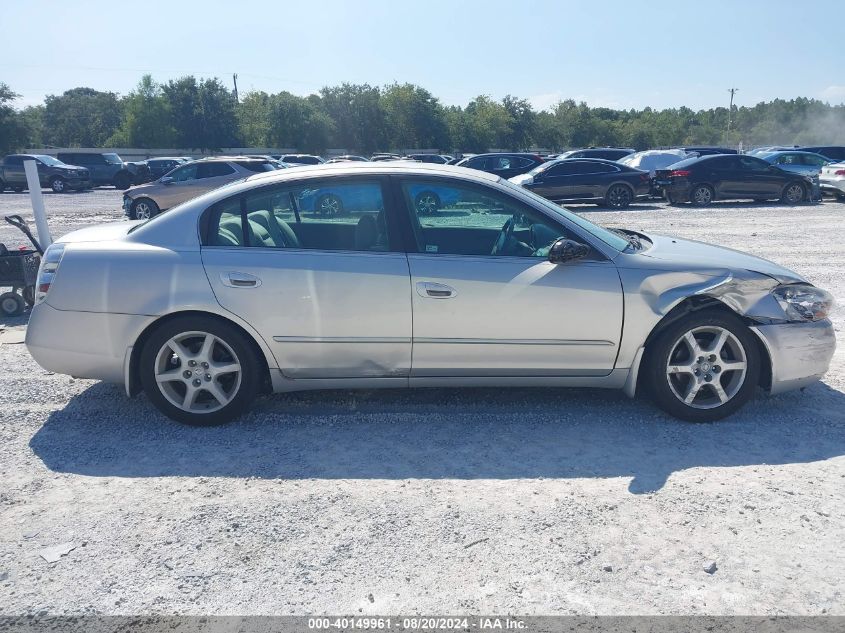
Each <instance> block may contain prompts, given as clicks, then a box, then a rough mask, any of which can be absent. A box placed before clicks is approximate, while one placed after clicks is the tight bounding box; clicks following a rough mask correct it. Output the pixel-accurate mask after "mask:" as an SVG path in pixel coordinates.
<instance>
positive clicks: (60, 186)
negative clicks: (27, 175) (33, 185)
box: [50, 178, 65, 193]
mask: <svg viewBox="0 0 845 633" xmlns="http://www.w3.org/2000/svg"><path fill="white" fill-rule="evenodd" d="M50 188H51V189H52V190H53V191H55V192H56V193H62V192H63V191H64V190H65V181H64V180H62V179H61V178H56V179H55V180H53V182H51V183H50Z"/></svg>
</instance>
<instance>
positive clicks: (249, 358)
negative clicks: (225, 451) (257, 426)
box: [138, 316, 261, 426]
mask: <svg viewBox="0 0 845 633" xmlns="http://www.w3.org/2000/svg"><path fill="white" fill-rule="evenodd" d="M194 331H200V332H207V333H209V334H213V335H214V336H216V337H218V338H220V339H222V340H224V341H225V342H226V344H227V345H229V346H230V347H231V348H232V350H233V351H234V352H235V354H236V355H237V357H238V359H239V361H240V363H241V385H240V388H239V391H238V393H237V395H236V396H235V397H234V398H233V399H232V401H231V402H229V404H227V405H226V406H225V407H223V408H222V409H220V410H218V411H215V412H213V413H189V412H187V411H183V410H182V409H179V408H178V407H176V406H174V405H173V404H171V403H170V402H169V401H168V400H167V398H165V397H164V395H163V394H162V393H161V391H160V390H159V388H158V384H157V383H156V380H155V360H156V355H157V354H158V352H159V350H160V349H161V347H162V346H163V345H164V344H165V343H166V342H167V341H168V340H170V339H171V338H173V337H174V336H177V335H178V334H181V333H183V332H194ZM260 367H261V365H260V363H259V359H258V356H257V355H256V352H255V348H254V346H253V344H252V342H251V341H249V340H248V339H247V338H246V337H245V336H244V334H242V333H241V331H240V330H238V329H237V328H235V327H234V326H232V325H229V324H228V323H226V322H225V321H223V320H222V319H216V318H214V317H211V316H185V317H177V318H175V319H172V320H170V321H167V322H165V323H163V324H162V325H161V326H159V327H158V328H157V329H156V330H154V331H153V332H152V334H150V336H149V337H148V338H147V340H146V342H145V343H144V347H143V349H142V350H141V357H140V363H139V367H138V371H139V374H140V378H141V385H142V386H143V388H144V391H145V392H146V394H147V397H148V398H149V399H150V400H151V401H152V402H153V404H154V405H155V406H156V408H158V410H159V411H161V412H162V413H164V414H165V415H166V416H167V417H169V418H170V419H172V420H175V421H177V422H180V423H182V424H187V425H189V426H218V425H220V424H226V423H227V422H230V421H231V420H233V419H234V418H236V417H238V416H239V415H240V414H241V413H243V412H244V411H245V410H246V409H247V408H248V407H249V406H250V405H251V404H252V402H253V401H254V400H255V397H256V394H257V393H258V388H259V385H260V383H261V375H260Z"/></svg>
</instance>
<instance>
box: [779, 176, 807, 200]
mask: <svg viewBox="0 0 845 633" xmlns="http://www.w3.org/2000/svg"><path fill="white" fill-rule="evenodd" d="M793 185H798V186H799V187H801V198H800V199H798V200H796V201H795V202H792V201H791V200H790V199H789V194H788V193H787V192H788V191H789V190H790V189H791V188H792V186H793ZM806 199H807V189H806V188H805V187H804V185H802V184H801V183H800V182H794V181H793V182H788V183H786V186H785V187H784V188H783V193H782V194H781V197H780V201H781V202H785V203H786V204H798V203H799V202H803V201H804V200H806Z"/></svg>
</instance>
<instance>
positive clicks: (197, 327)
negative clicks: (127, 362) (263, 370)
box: [140, 316, 261, 426]
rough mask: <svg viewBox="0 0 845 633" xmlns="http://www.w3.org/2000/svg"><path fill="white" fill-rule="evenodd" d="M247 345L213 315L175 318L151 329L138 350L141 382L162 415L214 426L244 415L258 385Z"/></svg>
mask: <svg viewBox="0 0 845 633" xmlns="http://www.w3.org/2000/svg"><path fill="white" fill-rule="evenodd" d="M260 367H261V365H260V363H259V360H258V356H257V354H256V352H255V348H254V347H253V345H252V343H251V341H249V340H248V339H247V338H246V337H245V336H244V334H243V333H241V332H240V331H239V330H237V329H236V328H235V327H233V326H232V325H229V324H227V323H225V322H223V321H220V320H218V319H215V318H213V317H206V316H192V317H179V318H176V319H173V320H172V321H169V322H166V323H164V324H163V325H161V326H160V327H159V328H158V329H156V330H155V331H154V332H153V333H152V334H151V335H150V337H149V338H148V339H147V342H146V343H145V344H144V347H143V349H142V351H141V359H140V374H141V384H142V385H143V387H144V391H145V392H146V394H147V397H148V398H149V399H150V400H152V402H153V404H155V406H156V407H157V408H158V409H159V411H161V412H162V413H164V414H165V415H166V416H167V417H169V418H170V419H172V420H176V421H177V422H181V423H182V424H187V425H189V426H217V425H219V424H225V423H226V422H229V421H231V420H233V419H234V418H236V417H237V416H239V415H240V414H241V413H243V412H244V411H245V410H246V409H247V408H248V407H249V406H250V405H251V404H252V401H253V400H254V399H255V395H256V393H257V392H258V387H259V384H260V382H261V375H260Z"/></svg>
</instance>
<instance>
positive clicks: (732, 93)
mask: <svg viewBox="0 0 845 633" xmlns="http://www.w3.org/2000/svg"><path fill="white" fill-rule="evenodd" d="M728 92H730V93H731V105H730V106H728V136H729V137H730V135H731V117H733V113H734V95H735V94H736V93H737V92H739V88H728Z"/></svg>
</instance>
